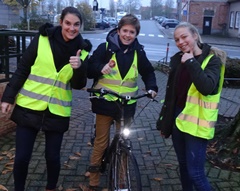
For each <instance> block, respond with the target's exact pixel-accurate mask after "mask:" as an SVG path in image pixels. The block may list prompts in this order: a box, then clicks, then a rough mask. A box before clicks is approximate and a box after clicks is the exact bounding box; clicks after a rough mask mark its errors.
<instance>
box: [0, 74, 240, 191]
mask: <svg viewBox="0 0 240 191" xmlns="http://www.w3.org/2000/svg"><path fill="white" fill-rule="evenodd" d="M156 77H157V82H158V86H159V94H158V96H157V100H162V99H163V98H164V94H165V87H166V81H167V76H166V75H165V74H163V73H161V72H159V71H156ZM90 86H91V81H88V86H87V87H90ZM142 88H144V87H143V84H142V83H141V82H140V90H141V89H142ZM148 101H149V100H148V99H147V98H143V99H140V100H139V102H138V107H137V112H136V117H135V122H134V124H133V129H134V131H133V133H132V138H131V139H132V142H133V149H134V154H135V155H136V158H137V161H138V164H139V167H140V172H141V178H142V183H143V191H177V190H181V186H180V181H179V173H178V170H179V169H178V164H177V160H176V155H175V152H174V150H173V147H172V142H171V139H170V138H169V139H163V138H162V137H161V136H160V135H159V132H158V131H157V130H156V129H155V122H156V120H157V117H158V113H159V111H160V109H161V107H162V104H161V103H155V102H150V103H149V104H148V105H147V107H146V108H145V109H144V110H143V111H142V112H141V113H140V114H139V115H138V113H139V112H140V111H141V110H142V108H144V107H145V105H146V104H147V103H148ZM73 103H74V106H73V112H72V117H71V124H70V129H69V131H68V132H67V133H66V134H65V136H64V140H63V144H62V151H61V156H62V157H61V164H62V166H61V172H60V178H59V184H58V186H59V190H64V191H67V190H68V189H70V188H71V189H73V190H75V191H79V190H80V189H79V188H78V185H79V183H87V182H88V181H87V180H86V179H85V177H84V172H85V170H86V168H87V166H88V164H89V158H90V154H91V151H92V148H91V147H90V146H89V145H88V143H89V141H90V137H91V134H92V127H93V114H92V112H91V109H90V108H91V105H90V101H89V99H88V93H87V92H86V91H84V90H81V91H74V95H73ZM239 104H240V90H239V89H230V88H226V89H224V90H223V93H222V99H221V104H220V114H222V115H224V116H227V117H233V116H234V115H235V114H236V112H237V111H238V110H239V106H240V105H239ZM14 138H15V132H12V133H9V134H7V135H5V136H3V137H0V156H3V154H1V153H2V152H12V153H14V152H13V151H11V149H13V148H14V147H15V145H14ZM44 146H45V143H44V135H43V134H42V133H40V134H39V136H38V137H37V140H36V144H35V146H34V152H33V156H32V160H31V164H30V166H29V175H28V178H27V189H26V190H28V191H44V186H45V184H46V169H45V168H46V166H45V159H44ZM75 153H81V157H79V158H77V156H78V155H76V154H75ZM72 156H74V157H72ZM9 157H10V156H9V155H8V156H3V158H2V159H0V172H4V170H7V167H11V165H10V164H9V165H6V164H7V163H8V162H10V159H9ZM0 158H1V157H0ZM9 169H10V168H9ZM206 173H207V176H208V178H209V180H210V182H211V184H212V186H213V187H214V188H215V190H216V191H239V188H240V172H232V171H228V170H222V169H219V168H217V167H214V166H212V165H211V164H209V163H207V164H206ZM105 178H106V175H103V176H102V184H103V185H104V184H105ZM1 184H2V185H3V186H5V187H6V188H7V189H8V190H9V191H13V175H12V172H6V173H2V174H0V185H1Z"/></svg>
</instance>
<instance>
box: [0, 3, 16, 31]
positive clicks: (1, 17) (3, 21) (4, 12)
mask: <svg viewBox="0 0 240 191" xmlns="http://www.w3.org/2000/svg"><path fill="white" fill-rule="evenodd" d="M0 13H1V14H0V29H1V28H12V25H13V24H16V23H19V22H20V17H19V11H18V9H14V7H10V6H8V5H5V4H3V2H2V0H0Z"/></svg>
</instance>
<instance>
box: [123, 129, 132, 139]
mask: <svg viewBox="0 0 240 191" xmlns="http://www.w3.org/2000/svg"><path fill="white" fill-rule="evenodd" d="M129 135H130V130H129V129H128V128H124V129H123V136H124V137H125V138H127V137H128V136H129Z"/></svg>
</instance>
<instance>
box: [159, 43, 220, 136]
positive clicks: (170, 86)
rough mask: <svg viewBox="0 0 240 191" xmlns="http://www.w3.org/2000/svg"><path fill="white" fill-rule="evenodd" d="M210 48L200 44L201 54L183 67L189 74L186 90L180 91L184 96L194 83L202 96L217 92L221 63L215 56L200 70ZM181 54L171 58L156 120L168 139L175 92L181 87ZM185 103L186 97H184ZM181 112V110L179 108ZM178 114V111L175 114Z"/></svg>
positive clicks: (172, 121)
mask: <svg viewBox="0 0 240 191" xmlns="http://www.w3.org/2000/svg"><path fill="white" fill-rule="evenodd" d="M210 48H211V47H210V46H209V45H207V44H202V54H201V55H200V56H199V57H197V59H194V61H193V62H190V61H189V60H187V61H186V62H185V63H184V65H185V67H186V68H187V71H188V74H189V81H188V82H187V86H186V88H183V89H182V90H183V91H185V92H184V95H185V96H187V91H188V89H189V88H190V85H191V84H192V83H194V85H195V86H196V88H197V90H198V91H199V92H200V93H201V94H203V95H214V94H216V93H217V91H218V84H219V79H220V69H221V61H220V58H219V57H217V56H215V55H214V56H213V57H212V58H211V59H210V61H209V63H208V64H207V66H206V68H205V69H204V70H202V68H201V64H202V62H203V60H204V59H205V58H206V57H207V56H208V55H209V53H210V51H211V49H210ZM182 54H183V53H182V52H178V53H176V54H175V55H174V56H173V57H171V61H170V67H171V70H170V73H169V77H168V82H167V87H166V95H165V100H164V104H163V106H162V109H161V112H160V115H159V119H158V120H157V129H158V130H160V131H161V134H162V135H163V136H164V137H165V138H168V137H169V136H170V135H171V132H172V128H173V126H174V124H175V119H176V117H177V116H176V109H178V110H179V108H177V106H176V101H177V98H178V94H177V90H178V89H179V88H180V89H181V88H182V87H177V85H178V84H179V78H180V77H179V76H180V71H181V67H182V64H181V55H182ZM185 101H186V97H185ZM180 109H181V110H182V109H183V108H180ZM177 113H179V111H178V112H177Z"/></svg>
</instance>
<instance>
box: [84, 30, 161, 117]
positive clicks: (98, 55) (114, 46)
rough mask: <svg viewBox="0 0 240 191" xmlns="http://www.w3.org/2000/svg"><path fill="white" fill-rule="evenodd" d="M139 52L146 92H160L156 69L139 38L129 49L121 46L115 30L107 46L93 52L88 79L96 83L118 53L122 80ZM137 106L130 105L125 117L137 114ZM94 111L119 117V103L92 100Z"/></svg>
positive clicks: (126, 109)
mask: <svg viewBox="0 0 240 191" xmlns="http://www.w3.org/2000/svg"><path fill="white" fill-rule="evenodd" d="M126 48H128V51H127V52H126V53H124V50H125V49H126ZM135 50H136V51H137V56H138V63H137V64H138V72H139V74H140V75H141V77H142V80H143V82H144V84H145V89H146V90H154V91H156V92H157V91H158V87H157V85H156V77H155V73H154V68H153V66H152V64H151V63H150V62H149V60H148V58H147V56H146V53H145V51H144V49H143V46H142V45H141V44H139V42H138V40H137V38H136V39H135V41H134V42H133V43H132V44H131V45H130V46H128V47H126V46H124V45H123V44H121V41H120V40H119V36H118V34H117V29H113V30H112V31H110V32H109V34H108V36H107V44H106V43H102V44H100V45H99V46H98V47H97V49H96V50H95V51H94V52H93V55H92V56H91V57H90V59H89V64H88V78H90V79H94V81H95V82H96V81H97V80H98V78H99V77H101V76H102V75H103V74H102V73H101V70H102V68H103V67H104V66H105V65H106V64H107V63H108V62H109V60H110V59H111V57H112V54H113V53H116V59H117V63H118V68H119V71H120V74H121V76H122V78H124V76H125V75H126V74H127V72H128V70H129V68H130V66H131V64H132V62H133V58H134V51H135ZM135 107H136V104H131V105H128V106H127V107H126V108H125V112H124V113H125V116H126V117H132V116H133V115H134V113H135ZM92 110H93V112H94V113H97V114H102V115H108V116H112V117H119V114H120V113H119V111H120V110H119V103H118V102H109V101H105V100H99V99H92Z"/></svg>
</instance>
